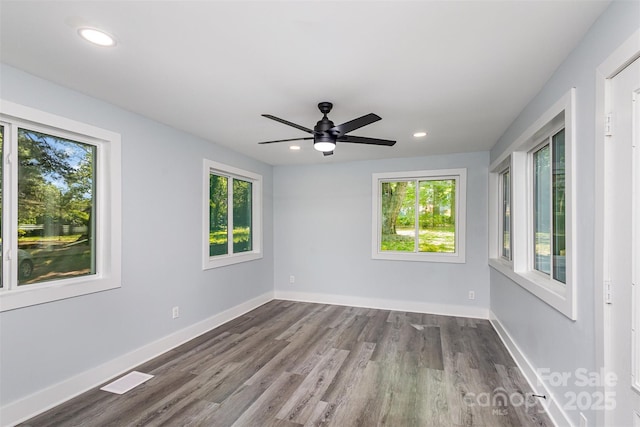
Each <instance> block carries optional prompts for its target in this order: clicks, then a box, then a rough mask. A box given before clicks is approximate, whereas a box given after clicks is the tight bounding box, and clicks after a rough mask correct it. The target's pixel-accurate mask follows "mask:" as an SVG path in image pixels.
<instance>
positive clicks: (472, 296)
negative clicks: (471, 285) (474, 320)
mask: <svg viewBox="0 0 640 427" xmlns="http://www.w3.org/2000/svg"><path fill="white" fill-rule="evenodd" d="M469 299H476V293H475V292H474V291H469Z"/></svg>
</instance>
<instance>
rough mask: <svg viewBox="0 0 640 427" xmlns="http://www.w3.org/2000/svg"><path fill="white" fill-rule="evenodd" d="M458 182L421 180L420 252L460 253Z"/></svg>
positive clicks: (451, 180) (450, 180)
mask: <svg viewBox="0 0 640 427" xmlns="http://www.w3.org/2000/svg"><path fill="white" fill-rule="evenodd" d="M455 200H456V181H455V180H454V179H443V180H429V181H420V203H419V209H420V237H419V242H418V243H419V251H420V252H441V253H442V252H444V253H454V252H455V251H456V232H455V231H456V214H455V205H456V204H455Z"/></svg>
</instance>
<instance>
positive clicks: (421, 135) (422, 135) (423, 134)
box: [413, 132, 427, 138]
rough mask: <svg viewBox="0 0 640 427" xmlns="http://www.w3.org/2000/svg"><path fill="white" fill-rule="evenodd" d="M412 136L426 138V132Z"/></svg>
mask: <svg viewBox="0 0 640 427" xmlns="http://www.w3.org/2000/svg"><path fill="white" fill-rule="evenodd" d="M413 136H414V137H415V138H422V137H424V136H427V133H426V132H416V133H414V134H413Z"/></svg>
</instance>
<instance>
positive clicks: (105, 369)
mask: <svg viewBox="0 0 640 427" xmlns="http://www.w3.org/2000/svg"><path fill="white" fill-rule="evenodd" d="M271 300H273V292H267V293H265V294H263V295H260V296H258V297H255V298H253V299H251V300H249V301H245V302H243V303H241V304H238V305H236V306H235V307H231V308H229V309H227V310H225V311H223V312H221V313H218V314H216V315H214V316H211V317H209V318H208V319H205V320H203V321H200V322H198V323H195V324H193V325H191V326H188V327H186V328H184V329H181V330H179V331H177V332H175V333H172V334H170V335H167V336H166V337H163V338H160V339H159V340H157V341H154V342H152V343H149V344H147V345H144V346H142V347H140V348H138V349H136V350H134V351H132V352H130V353H127V354H124V355H122V356H120V357H118V358H116V359H113V360H110V361H109V362H107V363H105V364H103V365H100V366H97V367H95V368H93V369H90V370H89V371H85V372H83V373H81V374H78V375H76V376H74V377H71V378H69V379H67V380H64V381H62V382H60V383H58V384H54V385H52V386H50V387H47V388H46V389H43V390H40V391H38V392H36V393H34V394H32V395H30V396H27V397H24V398H22V399H19V400H17V401H14V402H11V403H9V404H7V405H5V406H3V407H2V408H0V414H2V415H1V416H0V424H1V425H2V426H13V425H15V424H18V423H20V422H23V421H25V420H28V419H29V418H31V417H34V416H36V415H38V414H40V413H42V412H44V411H46V410H48V409H51V408H53V407H54V406H56V405H59V404H61V403H63V402H65V401H67V400H69V399H71V398H73V397H75V396H77V395H79V394H81V393H84V392H85V391H88V390H91V389H92V388H95V387H97V386H98V385H100V384H102V383H104V382H106V381H108V380H110V379H112V378H114V377H116V376H118V375H121V374H123V373H124V372H126V371H129V370H131V369H133V368H135V367H136V366H138V365H140V364H141V363H144V362H146V361H148V360H151V359H153V358H154V357H157V356H159V355H161V354H162V353H165V352H167V351H169V350H171V349H172V348H175V347H177V346H179V345H181V344H184V343H185V342H187V341H189V340H192V339H193V338H195V337H197V336H199V335H202V334H204V333H205V332H208V331H210V330H212V329H214V328H216V327H218V326H220V325H222V324H223V323H226V322H228V321H230V320H233V319H235V318H236V317H238V316H241V315H243V314H245V313H246V312H248V311H251V310H253V309H254V308H256V307H259V306H261V305H262V304H265V303H267V302H269V301H271Z"/></svg>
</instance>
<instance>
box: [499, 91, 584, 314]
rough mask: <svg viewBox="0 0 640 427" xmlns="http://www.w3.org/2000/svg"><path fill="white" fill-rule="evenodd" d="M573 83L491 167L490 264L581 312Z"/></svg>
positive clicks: (565, 309) (550, 300)
mask: <svg viewBox="0 0 640 427" xmlns="http://www.w3.org/2000/svg"><path fill="white" fill-rule="evenodd" d="M574 98H575V90H574V89H572V90H571V91H570V92H569V93H567V94H566V95H565V96H564V97H562V98H561V99H560V100H559V101H558V102H556V103H555V104H554V105H553V106H552V107H551V108H550V109H549V110H548V111H547V112H545V114H544V115H543V116H542V117H541V118H540V119H538V120H537V121H536V123H534V124H533V125H532V126H531V127H530V128H529V129H528V130H527V131H526V132H525V133H524V134H523V135H521V136H520V138H518V139H517V140H516V141H515V142H514V143H513V144H512V145H511V147H509V148H508V149H507V150H506V151H505V152H504V153H503V154H502V156H500V157H499V158H498V159H496V160H495V161H494V163H493V164H492V166H491V171H492V173H491V174H490V180H491V183H490V189H491V193H490V205H491V209H492V215H490V223H489V227H490V231H489V233H490V236H491V239H490V248H489V250H490V259H489V265H490V266H491V267H493V268H494V269H496V270H498V271H500V272H501V273H503V274H505V275H506V276H507V277H509V278H510V279H512V280H513V281H514V282H515V283H517V284H519V285H520V286H522V287H524V288H525V289H527V290H528V291H530V292H531V293H532V294H534V295H536V296H537V297H538V298H540V299H541V300H543V301H544V302H546V303H547V304H549V305H550V306H552V307H554V308H555V309H557V310H558V311H560V312H561V313H563V314H564V315H566V316H567V317H569V318H571V319H574V320H575V318H576V312H577V310H576V298H575V295H576V290H575V287H576V281H575V278H574V271H573V266H574V265H575V261H574V260H575V257H576V248H575V247H573V245H572V242H573V240H574V239H572V236H573V235H574V227H575V220H574V219H575V212H574V211H573V206H574V203H573V194H574V191H573V182H574V180H573V170H574V169H573V166H572V165H573V163H572V158H573V150H574V149H573V147H574V144H575V142H574V128H575V123H574V122H575V118H574V114H573V105H574V103H575V100H574Z"/></svg>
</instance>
